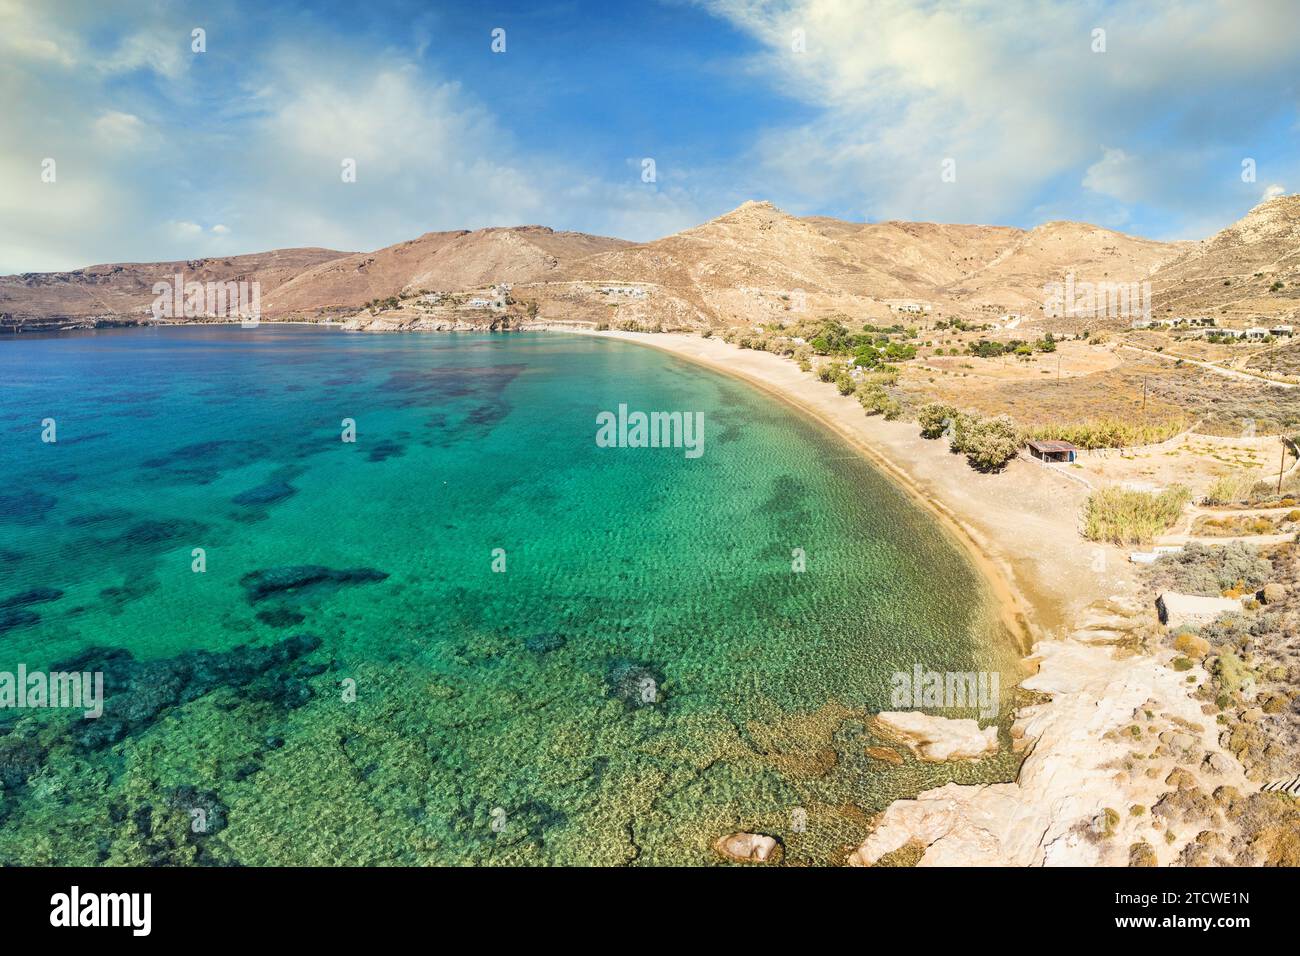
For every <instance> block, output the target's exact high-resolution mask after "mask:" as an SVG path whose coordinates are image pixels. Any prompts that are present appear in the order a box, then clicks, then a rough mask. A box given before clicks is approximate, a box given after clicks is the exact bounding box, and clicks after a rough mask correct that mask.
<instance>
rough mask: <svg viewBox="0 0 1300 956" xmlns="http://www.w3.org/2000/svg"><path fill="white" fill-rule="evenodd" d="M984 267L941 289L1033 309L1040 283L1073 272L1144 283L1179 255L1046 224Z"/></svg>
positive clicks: (1164, 246) (1085, 228) (1097, 231)
mask: <svg viewBox="0 0 1300 956" xmlns="http://www.w3.org/2000/svg"><path fill="white" fill-rule="evenodd" d="M1017 232H1018V235H1016V237H1015V238H1014V240H1013V241H1012V242H1011V243H1009V244H1008V245H1007V247H1006V248H1005V249H1003V250H1001V251H1000V252H999V253H998V255H997V256H996V257H995V258H994V259H993V260H992V261H990V262H989V263H988V265H986V266H982V267H980V268H977V269H974V270H972V271H971V272H970V273H969V274H967V275H966V276H964V277H962V278H961V279H960V280H957V281H956V282H952V283H950V284H948V285H947V286H946V287H945V288H944V289H943V292H944V293H945V294H947V295H949V296H951V297H952V298H954V299H958V300H961V301H967V302H971V303H977V304H985V303H988V304H993V303H1000V304H1003V305H1006V306H1008V307H1012V308H1014V309H1016V310H1018V311H1025V312H1033V311H1037V310H1038V309H1039V307H1040V306H1041V305H1042V303H1043V300H1044V297H1045V296H1044V291H1043V286H1044V285H1045V284H1047V283H1049V282H1064V281H1065V278H1066V276H1067V275H1073V276H1074V277H1075V279H1076V281H1081V282H1119V283H1133V282H1145V281H1147V280H1148V279H1149V278H1150V277H1151V274H1152V272H1153V271H1154V270H1155V269H1157V268H1158V267H1159V266H1160V265H1161V264H1162V263H1165V262H1168V261H1169V260H1170V259H1172V258H1174V257H1175V256H1177V255H1178V253H1179V251H1180V246H1179V245H1178V244H1171V243H1164V242H1154V241H1152V240H1150V239H1141V238H1138V237H1136V236H1129V235H1125V234H1124V233H1121V232H1113V231H1111V230H1110V229H1102V228H1100V227H1099V226H1093V225H1089V224H1088V223H1085V222H1061V221H1057V222H1048V223H1044V224H1043V225H1041V226H1036V227H1035V228H1033V229H1031V230H1029V231H1028V232H1023V231H1019V230H1017Z"/></svg>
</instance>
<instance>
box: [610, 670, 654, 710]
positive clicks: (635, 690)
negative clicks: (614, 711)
mask: <svg viewBox="0 0 1300 956" xmlns="http://www.w3.org/2000/svg"><path fill="white" fill-rule="evenodd" d="M663 684H664V677H663V674H662V672H660V671H658V670H656V669H655V667H654V666H653V665H651V664H647V663H644V662H642V661H634V660H629V659H628V658H617V659H615V660H613V661H611V662H610V665H609V667H608V668H607V669H606V671H605V685H606V686H607V687H608V688H609V693H610V696H612V697H616V698H618V699H619V700H621V701H623V703H625V704H627V705H628V706H629V707H633V708H636V707H652V706H654V705H655V704H656V703H659V702H661V701H662V700H663Z"/></svg>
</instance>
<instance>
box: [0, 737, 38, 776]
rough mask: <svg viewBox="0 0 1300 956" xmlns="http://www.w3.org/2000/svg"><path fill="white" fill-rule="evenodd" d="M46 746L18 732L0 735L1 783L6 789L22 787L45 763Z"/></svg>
mask: <svg viewBox="0 0 1300 956" xmlns="http://www.w3.org/2000/svg"><path fill="white" fill-rule="evenodd" d="M45 754H46V751H45V748H44V747H42V746H41V745H40V743H39V742H38V741H36V740H35V739H32V738H30V737H25V736H22V735H20V734H17V733H11V734H6V735H5V736H3V737H0V784H3V785H4V788H5V789H6V790H12V789H14V788H15V787H21V786H22V785H23V784H25V783H26V782H27V778H28V777H30V776H31V775H32V774H34V773H35V772H36V771H37V770H40V769H41V765H42V764H43V763H45Z"/></svg>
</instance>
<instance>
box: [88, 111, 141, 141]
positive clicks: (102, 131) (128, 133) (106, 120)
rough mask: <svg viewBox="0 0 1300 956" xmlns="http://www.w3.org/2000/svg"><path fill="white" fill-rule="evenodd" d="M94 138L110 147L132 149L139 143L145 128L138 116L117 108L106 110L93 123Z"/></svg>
mask: <svg viewBox="0 0 1300 956" xmlns="http://www.w3.org/2000/svg"><path fill="white" fill-rule="evenodd" d="M93 129H94V132H95V136H96V138H98V139H99V141H100V142H101V144H103V145H105V146H110V147H122V148H126V149H134V148H135V147H137V146H139V145H140V142H141V140H142V139H143V138H144V136H145V133H146V132H147V128H146V127H145V124H144V123H143V122H141V120H140V117H138V116H133V115H132V114H130V113H122V112H119V111H117V110H108V111H107V112H105V113H103V114H101V115H100V117H99V118H98V119H96V120H95V122H94V124H93Z"/></svg>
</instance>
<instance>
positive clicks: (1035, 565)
mask: <svg viewBox="0 0 1300 956" xmlns="http://www.w3.org/2000/svg"><path fill="white" fill-rule="evenodd" d="M581 334H591V335H597V336H602V337H605V338H614V339H618V340H620V341H625V342H635V343H638V344H641V345H647V346H650V347H652V348H657V349H661V350H663V351H665V352H670V353H672V354H673V355H676V356H678V357H679V358H683V359H686V360H688V361H691V362H695V363H697V364H699V365H704V366H707V367H708V368H711V369H713V370H714V371H717V372H722V373H724V374H727V375H732V376H735V377H736V378H740V379H743V380H745V381H746V382H749V383H750V384H751V385H754V386H756V387H758V388H761V389H762V390H764V391H765V392H767V393H769V394H770V395H772V396H774V397H776V398H779V399H781V400H782V401H784V402H786V403H788V404H790V405H793V406H794V407H796V408H798V409H800V410H801V411H803V412H804V413H805V414H808V415H810V416H812V417H813V418H815V419H816V420H817V421H818V422H820V423H821V424H822V425H824V426H826V427H828V428H830V429H831V430H832V431H834V432H836V433H837V434H838V435H840V437H841V438H843V439H844V440H845V441H847V442H848V443H849V444H851V445H852V446H853V447H854V448H856V449H857V450H858V451H859V452H861V453H862V454H863V455H865V456H866V457H867V458H868V459H870V461H871V462H872V463H873V464H875V465H876V466H877V467H878V468H880V469H881V470H882V471H884V472H885V473H886V474H888V475H889V476H890V477H891V478H893V479H894V480H895V481H897V482H898V483H899V484H900V485H901V486H902V487H904V488H905V489H907V490H908V491H909V492H911V493H912V494H913V496H914V497H915V498H916V500H917V501H918V502H919V503H920V504H922V505H923V506H924V507H925V508H927V509H928V510H929V511H931V512H932V513H933V514H935V515H936V516H938V517H939V518H940V519H941V520H942V522H943V524H944V525H945V526H946V527H947V528H948V529H949V530H950V531H951V532H952V533H953V534H954V535H955V536H956V537H957V538H958V539H959V540H960V541H961V542H962V544H963V545H964V546H965V548H966V549H967V551H968V552H969V553H970V555H971V558H972V560H974V561H975V562H976V563H977V564H978V565H979V566H980V568H981V569H982V570H983V571H984V573H985V575H986V576H987V577H988V579H989V583H990V586H991V587H992V588H993V589H994V591H995V593H996V594H997V596H998V598H999V600H1000V601H1001V603H1002V605H1003V608H1004V612H1003V616H1004V619H1005V620H1006V623H1007V625H1008V627H1009V628H1010V630H1011V631H1012V633H1013V634H1015V635H1016V637H1017V639H1018V640H1020V642H1021V645H1022V648H1021V649H1022V650H1023V651H1026V652H1027V651H1028V650H1029V649H1030V647H1031V646H1032V645H1033V643H1034V642H1036V641H1038V640H1040V639H1042V638H1044V637H1049V636H1060V635H1062V634H1064V633H1065V632H1066V631H1067V630H1069V629H1070V627H1071V621H1074V620H1077V618H1078V616H1079V614H1080V613H1081V612H1082V611H1083V610H1084V609H1085V608H1087V607H1088V606H1089V605H1091V604H1094V603H1096V602H1098V601H1106V600H1109V599H1110V598H1111V597H1112V596H1114V595H1117V594H1122V595H1131V594H1133V592H1134V591H1135V588H1136V582H1135V580H1134V577H1133V575H1132V573H1131V568H1130V565H1129V564H1128V562H1127V556H1126V554H1125V553H1124V552H1122V551H1121V550H1120V549H1118V548H1113V547H1109V546H1103V545H1094V544H1092V543H1090V542H1086V541H1084V540H1083V539H1082V538H1080V536H1079V534H1078V530H1077V529H1078V523H1079V510H1080V508H1081V507H1082V506H1083V503H1084V500H1085V499H1086V498H1087V491H1086V489H1084V488H1083V487H1081V486H1080V485H1078V484H1076V483H1074V482H1072V481H1070V480H1068V479H1066V478H1063V477H1061V476H1060V475H1058V474H1056V473H1054V472H1052V471H1050V470H1047V469H1044V468H1041V467H1039V466H1037V465H1034V464H1031V463H1030V462H1027V461H1024V460H1021V459H1016V460H1013V461H1012V462H1011V463H1010V464H1009V465H1008V466H1007V468H1006V469H1005V470H1004V471H1003V472H1001V473H999V474H993V475H987V474H981V473H979V472H977V471H974V470H973V469H971V468H969V467H968V466H967V465H966V463H965V461H964V460H963V459H961V458H960V457H959V456H955V455H953V454H952V453H951V452H950V451H949V450H948V444H947V442H945V441H942V440H938V441H929V440H927V439H924V438H922V437H921V436H920V433H919V429H918V428H917V426H916V424H915V423H911V422H888V421H885V420H884V419H883V418H881V417H880V416H867V415H866V414H865V413H864V412H863V410H862V406H861V405H859V404H858V402H857V401H856V400H855V399H854V398H853V397H851V396H843V395H840V394H839V393H838V392H837V391H836V389H835V388H834V387H833V386H832V385H829V384H827V383H825V382H821V381H818V380H817V379H816V378H814V377H813V376H812V375H810V374H807V373H805V372H801V371H800V370H799V368H798V366H796V365H795V364H794V363H793V362H792V361H790V360H788V359H784V358H781V357H779V356H776V355H773V354H771V353H769V352H758V351H754V350H751V349H740V348H737V347H735V346H733V345H729V344H727V343H726V342H723V341H722V340H720V339H713V338H709V339H705V338H701V337H699V336H695V335H686V334H680V333H659V334H646V333H638V332H615V331H608V332H591V333H581Z"/></svg>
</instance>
